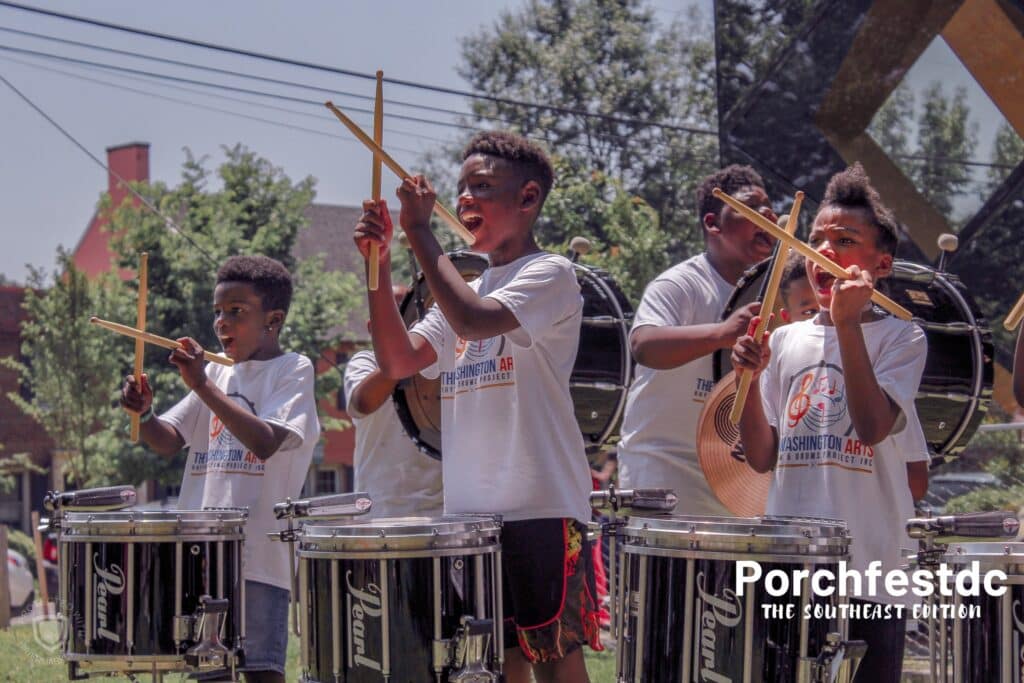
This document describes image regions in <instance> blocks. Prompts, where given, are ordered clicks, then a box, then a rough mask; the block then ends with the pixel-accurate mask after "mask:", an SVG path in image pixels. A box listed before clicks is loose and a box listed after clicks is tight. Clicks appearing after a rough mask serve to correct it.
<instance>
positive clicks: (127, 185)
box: [0, 74, 217, 266]
mask: <svg viewBox="0 0 1024 683" xmlns="http://www.w3.org/2000/svg"><path fill="white" fill-rule="evenodd" d="M0 81H3V83H4V85H6V86H7V87H8V88H10V89H11V90H13V91H14V94H16V95H17V96H18V97H20V98H21V99H22V100H24V101H25V103H26V104H27V105H28V106H30V107H32V108H33V109H35V110H36V113H38V114H39V115H40V116H42V117H43V118H44V119H46V120H47V122H49V124H50V125H51V126H53V127H54V128H56V129H57V130H58V131H60V133H61V135H63V136H64V137H66V138H67V139H68V140H70V141H71V142H72V144H74V145H75V147H77V148H78V149H80V150H82V151H83V152H85V154H86V156H88V157H89V158H90V159H92V160H93V161H94V162H95V163H96V164H97V165H98V166H99V167H100V168H102V169H103V170H105V171H106V172H107V173H109V174H110V175H112V176H114V177H115V178H117V180H118V181H119V182H120V183H121V185H122V186H124V188H125V189H126V190H128V192H130V193H131V194H132V196H133V197H135V198H136V199H138V200H139V201H140V202H142V204H143V205H144V206H145V207H146V208H147V209H149V210H150V211H152V212H153V214H154V215H155V216H157V217H158V218H160V220H162V221H163V222H164V225H165V226H167V227H168V228H169V229H170V230H171V231H172V232H174V233H175V234H177V235H180V236H181V237H183V238H185V240H186V241H188V242H189V244H191V245H192V246H193V247H195V248H196V250H197V251H199V253H200V254H202V255H203V256H205V257H206V259H207V260H208V261H210V263H211V264H213V265H214V266H216V265H217V262H216V261H215V260H214V259H213V257H212V256H210V254H209V253H208V252H207V251H206V250H205V249H203V248H202V247H200V246H199V245H198V244H196V242H195V241H194V240H193V239H192V238H191V237H189V236H188V235H187V234H186V233H185V231H184V230H182V229H181V228H180V227H179V226H178V224H177V223H175V222H174V221H173V220H171V219H170V218H169V217H167V216H165V215H164V214H163V213H161V212H160V209H158V208H156V206H154V205H153V203H152V202H151V201H149V199H147V198H146V197H144V196H143V195H142V194H141V193H139V192H138V191H137V190H136V189H135V188H134V187H132V185H131V183H130V182H128V181H127V180H125V179H124V178H122V177H121V175H120V174H118V173H117V172H116V171H114V170H113V169H111V168H110V167H109V166H107V165H106V164H105V163H103V161H101V160H100V158H99V157H97V156H96V155H95V154H93V153H92V152H90V151H89V150H88V148H86V146H85V145H83V144H82V143H80V142H79V141H78V140H77V139H75V136H73V135H72V134H71V133H69V132H68V131H67V130H66V129H65V128H64V127H63V126H61V125H60V124H59V123H57V122H56V121H55V120H54V119H53V118H52V117H51V116H50V115H49V114H47V113H46V112H45V111H43V110H42V109H41V108H40V107H39V106H38V105H37V104H36V103H35V102H33V101H32V100H31V99H29V98H28V96H27V95H25V94H24V93H23V92H21V91H20V90H18V89H17V88H16V87H14V84H13V83H11V82H10V81H9V80H7V79H6V78H4V76H3V75H2V74H0Z"/></svg>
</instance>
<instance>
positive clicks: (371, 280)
mask: <svg viewBox="0 0 1024 683" xmlns="http://www.w3.org/2000/svg"><path fill="white" fill-rule="evenodd" d="M373 141H374V142H376V143H377V146H378V147H379V146H381V145H383V144H384V72H383V71H377V97H376V99H374V102H373ZM380 172H381V168H380V157H379V156H377V155H376V154H374V155H373V168H372V173H371V180H370V198H371V199H373V200H374V201H375V202H379V201H380ZM367 280H368V281H367V283H366V284H367V287H369V289H370V291H371V292H376V291H377V287H378V286H379V285H380V245H379V244H377V243H376V242H374V243H373V244H371V245H370V272H369V275H368V277H367Z"/></svg>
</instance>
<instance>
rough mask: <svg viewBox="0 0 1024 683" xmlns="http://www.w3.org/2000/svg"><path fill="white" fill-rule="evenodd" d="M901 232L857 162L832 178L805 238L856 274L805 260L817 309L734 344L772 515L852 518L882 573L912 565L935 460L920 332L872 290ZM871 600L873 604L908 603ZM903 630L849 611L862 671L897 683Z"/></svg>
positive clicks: (858, 545) (897, 623)
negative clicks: (910, 529)
mask: <svg viewBox="0 0 1024 683" xmlns="http://www.w3.org/2000/svg"><path fill="white" fill-rule="evenodd" d="M897 236H898V232H897V226H896V222H895V220H894V219H893V217H892V215H891V214H890V212H889V210H888V209H886V208H885V207H884V206H883V205H882V203H881V200H880V199H879V197H878V193H877V192H876V191H875V189H874V188H873V187H872V186H871V184H870V181H869V180H868V178H867V176H866V175H865V174H864V171H863V169H862V168H861V167H860V165H859V164H857V165H855V166H853V167H851V168H849V169H847V170H846V171H844V172H842V173H839V174H836V175H835V176H833V178H832V180H831V181H830V182H829V184H828V187H827V189H826V190H825V196H824V198H823V199H822V202H821V207H820V209H819V211H818V215H817V217H816V218H815V220H814V226H813V227H812V229H811V234H810V239H809V243H810V244H811V246H812V247H814V248H815V249H817V250H818V251H819V252H820V253H822V254H824V255H825V256H827V257H828V258H830V259H832V260H833V261H835V262H836V263H838V264H839V265H841V266H842V267H843V268H845V269H846V271H847V272H848V273H850V275H851V276H852V279H848V280H837V279H836V278H835V277H833V276H832V275H830V274H829V273H828V272H827V271H825V270H823V269H822V268H820V267H819V266H817V265H816V264H814V263H813V262H812V261H810V260H808V261H807V264H806V268H807V273H808V280H809V282H810V284H811V286H812V288H813V289H814V293H815V297H816V298H817V301H818V305H819V309H820V311H819V313H818V314H817V316H816V317H815V318H813V319H811V320H806V321H802V322H797V323H793V324H792V325H786V326H783V327H780V328H779V329H777V330H775V331H774V332H772V334H771V338H770V341H769V343H767V344H758V343H756V342H755V341H754V339H753V338H752V337H751V336H749V333H748V335H745V336H743V337H741V338H740V339H739V340H738V341H737V342H736V345H735V346H734V347H733V353H732V361H733V365H734V366H735V367H741V368H745V369H746V370H748V371H751V372H755V373H758V374H760V375H761V377H760V382H754V383H753V384H752V385H751V389H750V394H749V396H748V398H747V402H746V404H745V406H744V410H743V415H742V417H741V420H740V435H741V439H742V441H743V445H744V452H745V453H746V456H747V462H748V463H749V464H750V465H751V467H753V468H754V469H755V470H757V471H759V472H767V471H769V470H771V469H774V470H775V473H774V477H773V479H772V485H771V489H770V490H769V495H768V506H767V513H768V514H771V515H785V516H798V517H820V518H829V519H838V520H843V521H845V522H846V523H847V525H848V526H849V528H850V533H851V536H852V544H851V550H850V556H851V557H850V560H851V566H852V568H853V569H856V570H859V571H864V570H865V569H867V568H868V566H869V563H870V562H872V561H874V560H879V561H881V563H882V566H881V570H882V572H883V575H884V574H885V573H886V572H888V571H891V570H894V569H898V568H899V567H900V566H901V565H903V564H904V561H903V556H902V552H901V550H902V548H913V547H914V546H913V544H912V542H911V540H910V539H909V538H908V537H907V535H906V532H905V525H906V520H907V519H908V518H909V517H912V516H913V513H914V506H913V501H912V498H911V489H912V488H914V489H919V490H920V489H921V484H922V480H923V483H924V487H925V488H926V487H927V463H928V451H927V444H926V443H925V439H924V434H923V432H922V430H921V424H920V422H919V421H918V417H917V412H916V409H915V406H914V398H915V396H916V394H917V388H918V385H919V384H920V381H921V373H922V372H923V370H924V363H925V358H926V356H927V344H926V340H925V336H924V333H923V332H922V331H921V329H920V328H919V327H918V326H917V325H914V324H913V323H908V322H904V321H902V320H899V319H898V318H895V317H891V316H886V315H884V314H883V313H881V312H879V311H877V310H876V309H874V308H873V307H872V305H871V300H870V297H871V292H872V290H873V289H874V283H875V281H876V280H877V279H878V278H883V277H886V276H888V275H889V274H890V273H891V271H892V263H893V254H894V253H895V251H896V244H897V239H898V237H897ZM755 324H756V319H755V320H754V321H751V329H752V328H753V326H754V325H755ZM762 371H763V372H762ZM865 597H866V598H867V600H865V601H864V602H865V603H867V604H868V605H869V606H870V604H871V603H884V604H899V603H902V602H904V600H903V599H901V598H899V597H897V596H892V595H888V594H884V593H883V594H880V595H873V596H872V595H868V596H865ZM855 602H857V601H856V600H855ZM905 631H906V625H905V622H904V621H903V620H902V619H897V618H892V619H886V620H871V619H867V620H864V619H852V620H851V625H850V635H851V637H853V638H856V639H861V640H865V641H867V643H868V652H867V656H866V657H865V659H864V660H863V662H862V663H861V666H860V669H859V670H858V672H857V678H856V680H857V681H863V682H866V681H871V682H872V683H875V682H878V681H881V682H885V681H892V682H893V683H895V682H896V681H899V679H900V671H901V667H902V660H903V639H904V635H905Z"/></svg>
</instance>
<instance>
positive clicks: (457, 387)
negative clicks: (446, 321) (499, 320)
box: [441, 335, 515, 399]
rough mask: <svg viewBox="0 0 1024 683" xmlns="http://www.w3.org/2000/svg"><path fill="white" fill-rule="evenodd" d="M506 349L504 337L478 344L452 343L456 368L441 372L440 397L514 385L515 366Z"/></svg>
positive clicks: (458, 341)
mask: <svg viewBox="0 0 1024 683" xmlns="http://www.w3.org/2000/svg"><path fill="white" fill-rule="evenodd" d="M504 350H505V335H498V336H497V337H491V338H489V339H480V340H478V341H472V342H470V341H466V340H465V339H461V338H456V340H455V369H454V370H453V371H451V372H442V373H441V398H442V399H450V398H454V397H455V395H456V394H461V393H463V392H466V391H476V390H478V389H486V388H489V387H506V386H511V385H512V384H514V383H515V363H514V361H513V359H512V355H511V353H509V354H508V355H504V356H503V355H502V352H503V351H504Z"/></svg>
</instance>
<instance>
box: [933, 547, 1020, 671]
mask: <svg viewBox="0 0 1024 683" xmlns="http://www.w3.org/2000/svg"><path fill="white" fill-rule="evenodd" d="M975 561H976V562H978V563H979V575H980V576H981V577H984V576H985V573H986V572H988V571H991V570H993V569H999V570H1002V571H1003V572H1005V573H1006V575H1007V577H1008V580H1007V581H1005V582H1003V581H994V582H993V584H994V585H997V586H1006V589H1007V590H1006V593H1004V594H1003V595H1002V596H990V595H987V594H986V592H985V589H984V587H981V588H980V590H979V592H980V596H978V597H972V596H961V595H960V594H959V593H958V592H957V591H954V595H953V596H952V597H939V596H935V595H933V596H932V597H930V598H928V601H927V602H926V603H925V608H926V609H928V610H929V613H928V614H927V615H922V617H927V618H924V619H922V621H926V622H927V623H928V630H929V639H928V645H929V652H930V655H931V665H932V672H933V680H936V681H957V682H958V683H989V682H990V681H1000V682H1001V683H1024V543H992V542H982V543H958V544H951V545H950V546H948V548H947V549H946V551H945V553H944V554H942V555H939V556H938V562H940V563H946V564H947V565H948V566H949V568H950V569H952V570H953V573H954V575H955V574H956V573H958V572H960V571H962V570H964V569H967V568H969V567H970V564H971V562H975ZM919 566H928V567H929V568H933V567H934V565H933V564H931V563H922V564H921V565H919ZM943 604H944V607H941V606H940V605H943ZM942 609H949V610H951V613H950V614H948V615H946V614H944V613H943V612H941V611H939V610H942ZM972 609H973V610H975V613H974V614H971V613H970V610H972ZM936 615H937V616H936ZM979 615H980V616H979ZM941 634H946V637H945V638H943V637H941Z"/></svg>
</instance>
